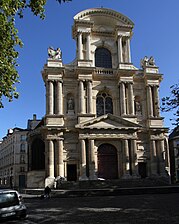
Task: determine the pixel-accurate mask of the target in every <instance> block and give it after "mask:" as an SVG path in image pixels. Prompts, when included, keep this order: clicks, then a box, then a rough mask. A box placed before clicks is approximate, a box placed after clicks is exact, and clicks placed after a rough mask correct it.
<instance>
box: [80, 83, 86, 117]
mask: <svg viewBox="0 0 179 224" xmlns="http://www.w3.org/2000/svg"><path fill="white" fill-rule="evenodd" d="M84 106H85V105H84V84H83V81H82V80H79V113H81V114H84Z"/></svg>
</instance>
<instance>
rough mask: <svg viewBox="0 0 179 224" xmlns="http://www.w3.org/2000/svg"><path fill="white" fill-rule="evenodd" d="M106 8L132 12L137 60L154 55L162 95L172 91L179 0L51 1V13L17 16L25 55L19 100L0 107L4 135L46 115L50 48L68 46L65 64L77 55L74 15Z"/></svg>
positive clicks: (178, 66)
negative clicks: (45, 68)
mask: <svg viewBox="0 0 179 224" xmlns="http://www.w3.org/2000/svg"><path fill="white" fill-rule="evenodd" d="M96 7H98V8H99V7H104V8H111V9H113V10H116V11H118V12H120V13H122V14H124V15H126V16H127V17H129V18H130V19H131V20H132V21H133V22H134V24H135V27H134V30H133V32H134V34H133V38H132V41H131V51H132V62H133V64H134V65H135V66H136V67H138V68H139V67H140V59H141V58H143V57H144V56H145V55H146V56H151V55H153V56H154V58H155V61H156V64H157V66H159V69H160V72H161V73H162V74H164V79H163V81H162V83H161V87H160V98H161V97H163V96H166V95H169V93H170V86H171V85H172V84H174V83H177V82H178V80H179V75H178V74H179V13H178V10H179V1H178V0H171V1H169V0H150V1H144V0H72V2H69V3H62V4H61V5H59V4H58V3H57V2H56V1H55V0H47V5H46V18H45V20H43V21H42V20H40V18H38V17H35V16H33V15H32V14H31V13H30V12H28V11H26V12H25V15H24V18H23V19H21V20H20V19H17V20H16V26H17V28H18V29H19V36H20V38H21V39H22V40H23V42H24V47H23V48H22V49H20V50H19V51H20V54H19V59H18V63H19V68H18V71H19V74H20V80H21V83H20V84H18V85H17V90H18V91H19V92H20V97H19V99H18V100H14V101H13V102H11V103H9V102H7V101H6V100H5V99H4V100H3V103H4V106H5V108H3V109H0V139H1V138H2V137H3V136H5V135H6V133H7V129H9V128H14V127H15V126H17V127H21V128H26V125H27V120H28V119H32V116H33V114H37V118H39V119H40V118H42V117H43V116H44V115H45V87H44V82H43V80H42V76H41V71H42V69H43V66H44V64H45V63H46V60H47V48H48V47H49V46H53V47H54V48H57V47H60V48H61V50H62V59H63V63H64V64H67V63H69V62H71V61H72V60H73V59H74V58H75V52H76V49H75V41H74V40H73V39H72V30H71V28H72V25H73V17H74V16H75V15H76V14H77V13H78V12H80V11H82V10H85V9H87V8H96ZM162 116H164V117H165V126H166V127H170V128H171V127H172V126H171V121H170V120H169V119H170V118H172V113H168V114H167V113H163V114H162Z"/></svg>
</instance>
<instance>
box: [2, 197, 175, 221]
mask: <svg viewBox="0 0 179 224" xmlns="http://www.w3.org/2000/svg"><path fill="white" fill-rule="evenodd" d="M24 202H25V204H26V206H27V208H28V217H27V218H26V219H25V220H15V221H12V220H10V221H8V222H6V223H7V224H13V223H16V224H34V223H42V224H47V223H48V224H53V223H57V224H58V223H59V224H144V223H145V224H179V193H165V194H140V195H139V194H137V195H117V196H116V195H114V196H93V197H88V196H86V197H79V196H78V197H61V198H59V197H55V198H50V199H40V197H39V198H28V197H26V198H25V199H24Z"/></svg>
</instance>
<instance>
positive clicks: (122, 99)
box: [120, 82, 126, 115]
mask: <svg viewBox="0 0 179 224" xmlns="http://www.w3.org/2000/svg"><path fill="white" fill-rule="evenodd" d="M125 98H126V97H125V84H124V83H123V82H121V83H120V102H121V115H126V102H125Z"/></svg>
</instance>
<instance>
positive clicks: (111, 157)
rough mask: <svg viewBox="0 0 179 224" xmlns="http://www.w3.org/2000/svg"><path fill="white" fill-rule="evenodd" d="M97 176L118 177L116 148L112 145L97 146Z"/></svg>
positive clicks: (105, 177)
mask: <svg viewBox="0 0 179 224" xmlns="http://www.w3.org/2000/svg"><path fill="white" fill-rule="evenodd" d="M98 177H100V178H104V179H117V178H118V160H117V150H116V148H115V147H114V146H113V145H110V144H103V145H100V147H99V148H98Z"/></svg>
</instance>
